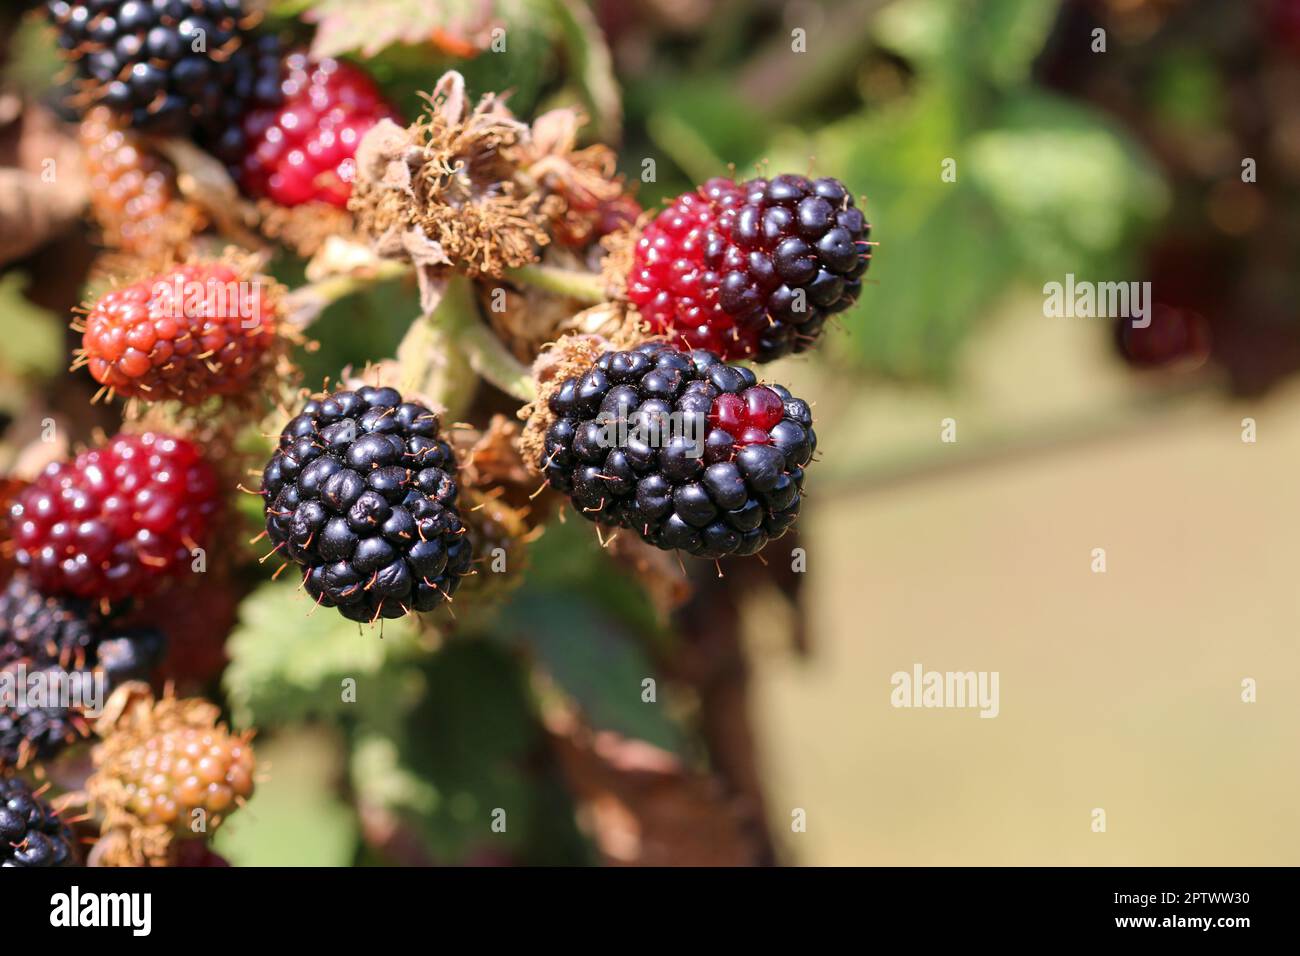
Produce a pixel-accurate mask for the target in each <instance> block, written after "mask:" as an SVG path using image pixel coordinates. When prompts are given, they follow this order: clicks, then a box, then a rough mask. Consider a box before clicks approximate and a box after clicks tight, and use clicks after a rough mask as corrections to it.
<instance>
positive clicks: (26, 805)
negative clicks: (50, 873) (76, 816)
mask: <svg viewBox="0 0 1300 956" xmlns="http://www.w3.org/2000/svg"><path fill="white" fill-rule="evenodd" d="M76 864H77V854H76V852H75V851H74V850H73V837H72V831H71V830H70V829H69V828H68V825H67V824H65V823H64V822H63V821H62V820H60V819H59V817H58V815H57V814H56V813H55V812H54V810H53V809H51V807H50V805H49V804H48V803H46V802H45V801H44V800H43V799H41V797H39V796H38V795H37V794H35V793H33V792H32V788H31V787H30V786H28V784H27V782H26V781H25V780H21V779H19V778H18V777H0V867H6V866H12V867H29V866H75V865H76Z"/></svg>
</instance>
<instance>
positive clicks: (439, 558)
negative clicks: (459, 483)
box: [262, 386, 471, 621]
mask: <svg viewBox="0 0 1300 956" xmlns="http://www.w3.org/2000/svg"><path fill="white" fill-rule="evenodd" d="M455 476H456V460H455V456H454V454H453V453H452V450H451V448H450V446H449V445H448V444H447V443H446V442H445V441H443V440H442V439H441V438H440V437H439V431H438V416H437V415H435V414H434V413H433V412H432V411H430V410H429V409H428V408H426V407H425V406H423V405H420V404H417V403H414V402H407V401H403V399H402V396H401V394H400V393H398V392H397V390H396V389H392V388H374V387H370V386H366V387H364V388H360V389H358V390H356V391H349V390H344V391H338V392H335V393H334V394H332V395H329V396H327V397H325V398H322V399H318V400H315V399H314V400H312V401H309V402H308V403H307V404H306V405H305V406H304V407H303V409H302V411H301V412H300V413H299V414H298V415H297V416H295V417H294V418H293V419H292V420H291V421H290V422H289V424H288V425H286V426H285V427H284V431H283V432H281V434H280V448H279V450H278V451H277V452H276V453H275V454H274V455H273V456H272V457H271V460H270V462H269V463H268V464H267V466H266V469H265V470H264V471H263V473H262V497H263V500H264V502H265V513H266V529H267V532H268V533H269V534H270V537H271V540H272V542H274V544H275V547H276V550H279V551H283V553H284V555H285V556H286V557H288V558H289V559H290V560H291V561H293V562H295V563H296V564H298V565H299V566H300V567H301V568H302V572H303V581H304V584H305V586H306V589H307V592H308V593H309V594H310V595H311V596H312V598H314V599H315V600H316V601H317V602H318V603H320V604H323V605H325V606H326V607H336V608H338V609H339V613H341V614H342V615H343V616H344V617H346V618H348V619H349V620H353V621H374V620H377V619H378V618H381V617H389V618H391V617H401V616H402V615H403V614H406V613H407V612H409V611H430V610H432V609H433V608H435V607H437V606H438V605H439V604H441V603H442V602H443V601H446V600H450V598H451V597H452V595H453V594H455V593H456V588H457V587H458V586H459V584H460V579H461V578H462V577H463V576H464V575H466V574H468V573H469V569H470V559H471V553H470V550H471V549H470V544H469V538H468V537H467V536H466V534H465V528H464V525H463V524H462V523H461V520H460V515H459V513H458V512H457V510H456V493H457V489H456V477H455Z"/></svg>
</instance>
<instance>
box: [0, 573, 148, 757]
mask: <svg viewBox="0 0 1300 956" xmlns="http://www.w3.org/2000/svg"><path fill="white" fill-rule="evenodd" d="M163 643H164V641H163V637H162V635H161V634H159V633H158V632H157V631H153V630H147V629H134V630H129V631H123V630H117V629H114V628H112V626H111V625H110V623H109V622H106V621H103V620H102V619H101V618H100V617H99V616H98V615H97V614H96V613H95V611H94V610H93V609H92V608H91V607H90V606H89V605H88V604H86V603H84V602H81V601H76V600H71V599H60V598H52V597H46V596H44V595H42V594H40V593H39V592H37V591H36V590H35V589H34V588H33V587H32V586H31V585H30V583H29V582H28V581H27V579H26V578H24V577H21V576H20V577H16V578H14V579H13V580H12V581H10V582H9V586H8V587H6V588H5V590H4V592H3V593H0V671H9V672H11V673H15V674H16V673H17V669H18V668H19V666H21V667H22V668H24V669H25V671H26V673H27V674H28V675H31V674H35V673H38V672H41V671H57V672H61V673H65V674H66V673H72V672H81V673H92V672H94V671H96V670H98V671H102V672H103V674H104V678H105V684H106V687H105V691H106V692H107V691H108V690H111V688H112V687H113V686H115V685H116V684H118V683H120V682H122V681H127V680H133V679H140V678H144V677H147V676H148V674H149V672H150V670H151V669H152V668H153V666H154V665H155V664H156V663H157V662H158V660H159V658H161V656H162V651H163ZM51 686H55V685H53V684H51ZM81 720H82V718H81V715H80V712H79V709H78V708H76V707H66V706H63V705H62V704H60V703H57V702H50V703H49V705H48V706H44V707H23V708H10V707H0V766H4V767H14V766H17V767H21V766H25V765H26V764H27V763H28V762H29V761H31V760H34V759H44V758H47V757H52V756H54V755H55V754H57V753H58V752H59V751H60V750H62V749H63V748H64V747H65V746H67V745H68V744H70V743H73V742H74V741H76V740H77V739H79V738H80V737H81V735H82V734H81V731H80V729H79V726H78V725H79V722H81Z"/></svg>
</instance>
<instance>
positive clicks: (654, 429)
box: [539, 343, 817, 558]
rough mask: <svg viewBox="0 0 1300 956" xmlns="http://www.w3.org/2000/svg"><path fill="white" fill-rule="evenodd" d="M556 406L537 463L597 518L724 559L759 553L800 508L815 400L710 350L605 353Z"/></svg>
mask: <svg viewBox="0 0 1300 956" xmlns="http://www.w3.org/2000/svg"><path fill="white" fill-rule="evenodd" d="M549 405H550V409H551V411H552V412H553V413H554V415H555V416H556V420H555V422H554V424H552V425H551V427H550V429H549V430H548V431H547V435H546V440H545V446H544V450H543V455H542V460H541V461H540V462H539V464H540V466H541V468H542V470H543V473H544V474H545V475H546V478H547V480H548V482H549V483H550V484H551V486H552V487H554V488H556V489H557V490H559V491H562V492H564V493H565V494H567V495H568V496H569V498H570V499H571V500H572V502H573V504H574V506H575V507H576V508H577V510H578V512H579V513H580V514H581V515H582V516H583V517H585V518H587V519H588V520H590V521H595V522H597V523H599V524H602V525H606V526H610V527H620V528H628V529H630V530H632V531H634V532H636V533H637V534H639V535H640V536H641V537H642V538H643V539H644V540H645V541H648V542H649V543H651V544H653V545H655V546H656V547H659V548H663V549H665V550H674V549H681V550H683V551H686V552H689V553H690V554H693V555H697V556H700V557H706V558H719V557H723V556H725V555H732V554H735V555H747V554H754V553H755V552H757V551H759V550H761V549H762V548H763V547H764V546H765V545H766V544H767V542H768V541H769V540H771V539H773V538H778V537H780V536H781V535H782V534H784V533H785V532H786V530H787V529H789V527H790V526H791V525H792V524H793V523H794V521H795V519H796V517H797V516H798V514H799V507H800V503H801V500H802V489H803V481H804V466H805V465H807V464H808V462H809V461H810V460H811V459H812V456H813V452H814V451H815V450H816V447H817V436H816V434H815V433H814V431H813V429H812V412H811V410H810V409H809V407H808V404H807V403H806V402H804V401H802V400H800V399H797V398H795V397H794V396H792V395H791V394H790V392H789V391H788V390H786V389H785V388H783V387H782V386H780V385H766V384H759V383H758V381H757V379H756V378H755V376H754V373H753V372H751V371H750V370H749V369H747V368H743V367H741V366H734V365H727V364H725V363H724V362H722V361H721V360H720V359H719V358H718V357H717V356H716V355H714V354H713V353H711V352H707V351H704V350H695V351H693V352H689V353H688V352H682V351H679V350H677V349H675V348H673V347H671V346H668V345H665V344H663V343H649V344H646V345H642V346H640V347H638V348H637V349H635V350H632V351H626V352H607V353H605V354H604V355H602V356H601V357H600V358H599V359H598V360H597V361H596V362H595V364H594V365H593V366H592V367H591V368H590V369H589V370H588V371H587V372H586V373H584V374H583V375H581V376H578V377H574V378H570V379H567V380H566V381H564V382H563V383H562V384H561V385H560V387H559V389H558V391H557V392H556V393H555V394H553V395H552V396H551V397H550V399H549Z"/></svg>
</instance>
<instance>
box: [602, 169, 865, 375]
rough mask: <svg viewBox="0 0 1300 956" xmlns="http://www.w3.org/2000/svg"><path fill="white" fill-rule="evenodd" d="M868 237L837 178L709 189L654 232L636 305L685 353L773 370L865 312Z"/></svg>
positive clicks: (633, 283) (640, 252)
mask: <svg viewBox="0 0 1300 956" xmlns="http://www.w3.org/2000/svg"><path fill="white" fill-rule="evenodd" d="M870 231H871V226H870V224H869V223H868V222H867V221H866V219H865V218H864V217H863V215H862V211H861V210H860V209H858V208H857V207H856V206H855V205H854V202H853V196H852V195H850V194H849V191H848V190H847V189H845V187H844V184H843V183H841V182H840V181H839V180H838V179H832V178H823V179H816V180H810V179H808V178H806V177H804V176H792V175H784V176H777V177H775V178H774V179H751V180H749V181H747V182H743V183H735V182H732V181H731V180H729V179H710V180H709V181H708V182H707V183H705V184H704V185H703V186H701V187H700V188H699V189H697V190H695V191H694V192H689V193H685V194H684V195H682V196H679V197H678V198H677V199H676V201H674V202H673V203H672V205H670V206H669V207H668V208H667V209H665V210H664V211H663V212H661V213H660V214H659V215H658V216H657V217H656V218H655V220H654V221H653V222H651V223H650V224H649V225H648V226H646V228H645V230H644V232H643V233H642V234H641V237H640V239H638V241H637V243H636V248H635V252H634V257H633V262H632V268H631V271H630V273H629V274H628V277H627V297H628V299H629V300H630V301H631V302H632V304H633V305H635V306H636V307H637V308H638V309H639V310H640V312H641V315H642V317H643V318H644V319H645V320H646V321H647V322H648V323H649V325H650V328H651V330H652V331H654V332H657V333H663V334H666V335H669V336H671V337H672V339H673V340H674V341H675V342H677V343H679V344H681V345H683V346H684V347H686V348H703V349H709V350H711V351H714V352H716V353H718V354H719V355H721V356H722V357H723V358H724V359H737V358H752V359H755V360H756V361H760V362H767V361H771V360H772V359H775V358H780V357H781V356H783V355H788V354H790V353H791V352H802V351H804V350H805V349H807V348H808V347H809V346H811V345H812V344H813V343H814V342H815V341H816V340H817V337H818V336H819V335H820V334H821V331H822V326H823V325H824V324H825V322H826V318H827V317H828V316H830V315H832V314H834V313H836V312H842V311H843V310H845V309H847V308H848V307H849V306H851V305H853V303H854V302H856V301H857V299H858V294H859V293H860V292H861V291H862V275H863V273H865V272H866V271H867V265H868V262H869V260H870V256H869V254H868V249H869V246H868V244H867V237H868V235H869V234H870Z"/></svg>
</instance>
